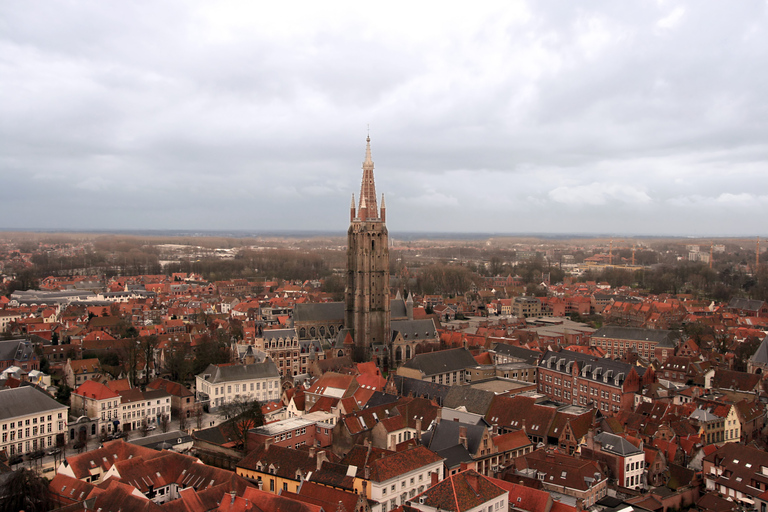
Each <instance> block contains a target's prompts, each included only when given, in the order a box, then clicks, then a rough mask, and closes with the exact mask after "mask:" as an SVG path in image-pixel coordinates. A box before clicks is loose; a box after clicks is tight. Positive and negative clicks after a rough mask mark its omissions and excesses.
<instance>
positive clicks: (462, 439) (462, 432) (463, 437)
mask: <svg viewBox="0 0 768 512" xmlns="http://www.w3.org/2000/svg"><path fill="white" fill-rule="evenodd" d="M459 444H461V445H462V446H463V447H464V448H466V447H467V427H465V426H464V425H462V426H460V427H459Z"/></svg>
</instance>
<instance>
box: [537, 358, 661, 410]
mask: <svg viewBox="0 0 768 512" xmlns="http://www.w3.org/2000/svg"><path fill="white" fill-rule="evenodd" d="M654 381H655V374H654V372H653V370H650V369H646V368H643V367H640V366H632V365H630V364H627V363H622V362H620V361H615V360H613V359H608V358H596V357H593V356H590V355H587V354H581V353H579V352H572V351H570V350H562V351H560V352H552V351H548V352H547V353H546V354H544V357H542V359H541V362H539V392H540V393H543V394H545V395H547V396H548V397H550V398H552V399H553V400H556V401H558V402H565V403H571V404H574V405H582V406H585V405H589V404H594V406H595V408H597V409H598V410H600V411H601V412H602V413H603V414H604V415H613V414H614V413H616V412H618V411H619V410H620V409H631V408H632V406H633V404H634V394H635V393H636V392H638V391H639V390H640V389H641V388H642V387H643V386H647V385H649V384H652V383H653V382H654Z"/></svg>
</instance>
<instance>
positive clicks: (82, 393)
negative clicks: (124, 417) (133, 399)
mask: <svg viewBox="0 0 768 512" xmlns="http://www.w3.org/2000/svg"><path fill="white" fill-rule="evenodd" d="M70 404H71V405H72V414H73V415H76V416H77V415H87V416H88V417H89V418H92V419H93V418H95V419H96V431H97V432H99V433H102V432H105V433H112V432H113V431H115V430H117V427H118V425H119V424H120V418H121V414H122V411H121V407H120V404H121V398H120V395H118V394H117V393H116V392H114V391H112V390H111V389H109V388H108V387H107V386H105V385H104V384H102V383H101V382H96V381H93V380H86V381H85V382H83V383H82V384H80V386H78V388H77V389H76V390H74V391H73V392H72V395H71V398H70Z"/></svg>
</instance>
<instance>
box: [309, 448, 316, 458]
mask: <svg viewBox="0 0 768 512" xmlns="http://www.w3.org/2000/svg"><path fill="white" fill-rule="evenodd" d="M315 451H316V450H315V447H314V446H310V447H309V458H311V459H314V458H315Z"/></svg>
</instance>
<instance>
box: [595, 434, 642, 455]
mask: <svg viewBox="0 0 768 512" xmlns="http://www.w3.org/2000/svg"><path fill="white" fill-rule="evenodd" d="M595 441H597V442H598V443H600V444H601V445H602V451H604V452H609V453H615V454H616V455H620V456H622V457H627V456H629V455H638V454H640V453H643V450H641V449H640V448H638V447H637V446H635V445H633V444H632V443H630V442H629V441H627V440H626V439H624V438H623V437H621V436H617V435H615V434H610V433H608V432H601V433H599V434H597V435H596V436H595Z"/></svg>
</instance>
